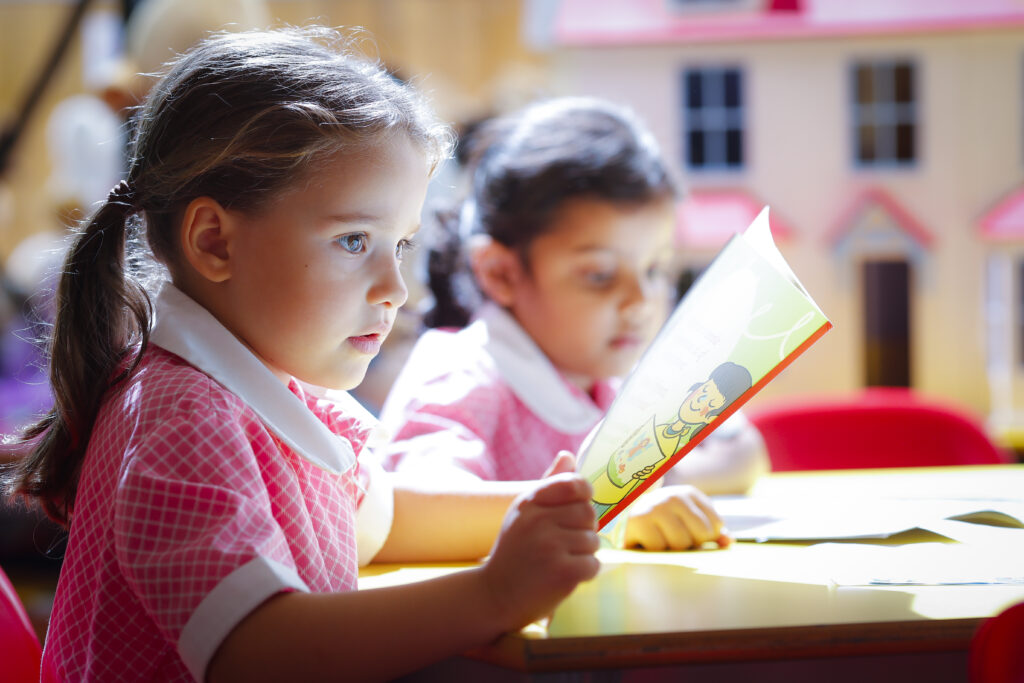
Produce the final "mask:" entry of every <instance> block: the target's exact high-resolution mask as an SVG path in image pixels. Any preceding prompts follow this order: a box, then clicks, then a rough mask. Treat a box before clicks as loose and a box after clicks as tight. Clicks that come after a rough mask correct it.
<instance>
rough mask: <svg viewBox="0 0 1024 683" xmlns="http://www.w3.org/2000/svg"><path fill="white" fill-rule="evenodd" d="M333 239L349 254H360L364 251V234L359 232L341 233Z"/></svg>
mask: <svg viewBox="0 0 1024 683" xmlns="http://www.w3.org/2000/svg"><path fill="white" fill-rule="evenodd" d="M334 241H335V242H337V243H338V245H339V246H341V248H342V249H344V250H345V251H347V252H348V253H350V254H361V253H363V252H364V251H366V235H365V234H363V233H361V232H354V233H352V234H351V235H342V236H341V237H339V238H337V239H336V240H334Z"/></svg>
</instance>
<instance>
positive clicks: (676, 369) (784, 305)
mask: <svg viewBox="0 0 1024 683" xmlns="http://www.w3.org/2000/svg"><path fill="white" fill-rule="evenodd" d="M831 327H832V323H831V322H830V321H829V319H828V318H827V317H826V316H825V314H824V313H822V311H821V309H820V308H818V306H817V304H815V303H814V301H813V300H812V299H811V297H810V295H809V294H808V293H807V290H806V289H804V287H803V285H801V284H800V281H799V280H798V279H797V277H796V275H795V274H794V273H793V271H792V269H790V267H789V265H788V264H787V263H786V260H785V258H783V256H782V254H781V253H780V252H779V250H778V248H777V247H776V246H775V243H774V241H773V240H772V235H771V228H770V225H769V223H768V209H767V208H765V209H764V210H763V211H762V212H761V213H760V214H759V215H758V217H757V218H756V219H755V220H754V222H753V223H752V224H751V225H750V227H749V228H748V229H747V230H745V231H744V232H743V233H742V234H739V235H736V236H734V237H733V238H732V239H731V240H730V241H729V242H728V244H726V246H725V247H723V248H722V250H721V251H720V252H719V253H718V255H717V256H716V257H715V258H714V259H713V260H712V262H711V264H710V265H709V266H708V267H707V269H705V271H704V273H703V274H702V275H701V277H700V278H698V279H697V281H696V282H695V283H694V285H693V286H692V287H691V288H690V289H689V290H688V291H687V293H686V295H685V296H684V297H683V298H682V299H681V300H680V302H679V303H678V304H677V305H676V308H675V310H674V311H673V312H672V315H671V316H669V319H668V320H667V321H666V322H665V325H664V326H663V327H662V329H661V331H660V332H659V333H658V335H657V337H656V338H655V340H654V341H653V342H652V343H651V345H650V346H649V347H648V349H647V351H646V352H645V353H644V355H643V357H642V358H641V359H640V361H639V362H638V363H637V365H636V367H634V368H633V371H632V372H631V373H630V375H629V377H627V378H626V381H625V383H624V384H623V386H622V388H621V389H620V391H619V393H618V395H617V396H616V398H615V401H614V402H613V403H612V406H611V408H610V409H609V410H608V412H607V413H606V415H605V418H604V419H603V420H602V421H601V423H600V424H599V425H598V427H597V428H596V429H595V430H594V432H593V434H591V436H590V437H589V438H588V440H587V442H586V443H585V444H584V446H583V447H581V450H580V455H579V457H578V458H577V469H578V470H579V472H580V473H581V474H582V475H583V476H584V477H586V479H587V480H588V481H589V482H590V483H591V485H592V486H593V491H594V493H593V498H592V499H591V502H592V504H593V506H594V509H595V511H596V512H597V514H598V528H599V529H604V528H605V527H606V526H607V525H608V524H610V523H611V522H612V520H614V519H615V518H616V516H617V515H618V514H619V513H620V512H622V510H624V509H625V508H626V507H627V506H628V505H629V504H630V503H632V502H633V500H635V499H636V498H637V496H639V495H641V494H642V493H643V492H644V491H645V490H647V489H648V488H650V487H651V486H652V485H653V484H654V483H655V482H656V481H657V480H658V479H659V478H660V477H661V476H662V475H663V474H664V473H665V472H667V471H668V470H669V468H671V467H672V466H673V465H675V463H677V462H678V461H679V460H680V458H683V457H685V456H686V454H687V453H689V452H690V451H691V450H692V449H693V448H694V447H695V446H696V445H697V444H698V443H699V442H700V441H701V440H702V439H704V438H705V437H706V436H707V435H708V434H710V433H711V432H712V431H714V430H715V429H717V428H718V427H719V426H720V425H721V423H722V421H724V420H727V419H728V418H729V416H730V415H732V414H733V413H734V412H736V410H738V409H739V408H740V407H741V406H742V405H743V404H744V403H745V402H746V401H748V400H749V399H750V397H751V396H753V395H754V394H756V393H757V392H759V391H760V390H761V389H763V388H764V386H765V385H766V384H767V383H768V382H770V381H771V380H772V379H773V378H774V377H775V376H776V375H778V374H779V372H781V371H782V370H783V369H784V368H785V367H786V366H788V365H789V364H790V363H792V362H793V360H794V359H795V358H796V357H797V356H799V355H800V354H801V353H803V352H804V351H805V350H807V348H808V347H810V346H811V345H812V344H814V343H815V342H816V341H817V340H818V339H820V338H821V336H822V335H824V334H825V333H826V332H827V331H828V330H829V329H830V328H831Z"/></svg>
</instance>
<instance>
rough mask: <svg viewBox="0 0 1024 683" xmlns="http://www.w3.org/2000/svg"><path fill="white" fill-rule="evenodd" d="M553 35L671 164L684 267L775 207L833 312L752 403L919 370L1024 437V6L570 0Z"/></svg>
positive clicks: (903, 382)
mask: <svg viewBox="0 0 1024 683" xmlns="http://www.w3.org/2000/svg"><path fill="white" fill-rule="evenodd" d="M551 43H552V50H551V62H552V65H553V68H554V70H555V71H554V73H555V77H554V78H555V88H556V89H557V90H558V91H560V92H562V93H572V94H590V95H597V96H602V97H608V98H610V99H613V100H616V101H620V102H623V103H626V104H629V105H630V106H632V107H633V108H634V109H635V110H636V111H637V112H638V113H639V114H640V115H641V116H642V117H643V118H644V119H645V120H646V121H647V122H648V124H649V125H650V126H651V127H652V129H653V130H654V132H655V134H656V136H658V138H659V140H660V142H661V144H662V145H663V147H664V149H665V150H666V152H667V153H668V156H669V158H670V159H671V160H672V162H673V163H674V164H675V170H676V171H677V172H678V174H679V177H680V179H681V180H682V183H683V186H684V187H685V188H686V192H687V195H688V196H687V199H686V200H685V201H684V202H683V203H681V205H680V209H679V211H680V214H679V219H680V220H679V233H678V245H679V247H680V259H681V264H680V265H681V267H682V268H683V269H684V270H686V269H689V270H690V271H692V272H698V271H699V269H700V268H701V267H702V266H703V265H704V264H706V263H707V262H708V261H709V260H710V258H711V257H712V256H713V255H714V253H715V252H716V251H717V250H718V248H720V247H721V245H722V244H723V243H724V241H725V240H726V239H728V237H729V235H731V234H732V233H733V232H735V231H737V230H742V229H743V228H744V227H746V225H747V224H748V223H749V222H750V220H751V219H752V218H753V217H754V215H756V212H757V211H758V210H759V209H760V208H761V206H762V205H764V204H768V205H770V206H771V209H772V217H773V225H772V229H773V233H774V234H775V238H776V242H777V243H778V245H779V247H780V249H781V250H782V251H783V253H784V255H785V256H786V258H787V260H788V261H789V262H790V264H791V265H792V266H793V268H794V270H795V271H796V272H797V273H798V274H799V276H800V279H801V280H802V281H803V283H804V284H805V285H806V286H807V288H808V290H809V291H810V292H811V294H812V296H814V298H815V300H816V301H817V303H818V304H819V305H820V306H821V308H822V309H823V310H824V311H825V312H826V313H827V314H828V315H829V316H830V318H831V319H832V321H833V322H834V323H835V329H834V330H833V331H832V332H831V333H830V334H829V335H828V336H827V337H826V338H825V339H823V340H822V342H821V343H820V344H818V345H817V346H816V348H814V349H811V350H810V351H809V352H808V353H807V354H806V356H805V357H804V358H802V359H801V361H800V362H799V363H796V364H794V365H793V367H791V368H789V369H788V370H787V372H786V373H783V375H782V376H780V377H779V378H778V379H777V380H776V381H775V382H774V383H773V385H772V386H770V387H768V388H767V389H766V390H765V391H764V392H763V394H762V395H761V396H759V397H758V398H757V399H755V401H764V400H766V399H768V400H770V397H771V396H773V395H780V394H797V393H841V392H848V391H853V390H856V389H859V388H861V387H865V386H875V385H882V386H908V387H912V388H915V389H917V390H919V391H921V392H922V393H927V394H930V395H933V396H938V397H947V398H949V399H951V400H955V401H956V402H957V403H959V404H961V405H964V406H967V407H969V408H972V409H973V410H974V411H975V412H976V413H977V414H978V415H980V416H987V417H988V422H989V426H990V430H991V432H992V435H993V436H995V437H997V438H1000V439H1002V440H1003V441H1004V442H1010V443H1012V444H1013V445H1017V446H1021V445H1024V189H1022V187H1024V112H1022V109H1024V2H1019V1H1015V0H972V2H957V1H956V0H935V1H933V2H915V1H912V0H858V1H857V2H849V0H563V2H562V3H561V4H560V6H559V11H558V15H557V18H556V23H555V27H554V29H553V34H552V37H551Z"/></svg>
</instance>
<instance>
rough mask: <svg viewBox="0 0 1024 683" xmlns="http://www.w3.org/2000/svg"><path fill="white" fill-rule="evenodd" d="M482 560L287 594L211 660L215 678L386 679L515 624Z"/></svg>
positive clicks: (255, 615) (252, 616)
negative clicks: (371, 585)
mask: <svg viewBox="0 0 1024 683" xmlns="http://www.w3.org/2000/svg"><path fill="white" fill-rule="evenodd" d="M507 621H508V618H507V617H505V616H504V615H502V614H501V610H500V605H499V604H498V603H497V602H496V601H495V600H494V598H493V596H491V595H490V594H489V592H488V590H487V587H486V583H485V580H484V576H483V569H482V568H472V569H467V570H464V571H460V572H457V573H455V574H450V575H447V576H443V577H440V578H437V579H433V580H430V581H423V582H419V583H413V584H408V585H403V586H394V587H388V588H379V589H372V590H363V591H352V592H348V593H326V594H324V593H319V594H310V593H282V594H279V595H277V596H275V597H273V598H271V599H270V600H268V601H267V602H265V603H264V604H263V605H261V606H260V607H258V608H257V609H256V610H255V611H254V612H253V613H251V614H250V615H249V616H248V617H246V618H245V619H244V620H243V621H242V622H241V623H240V624H239V625H238V626H237V627H236V628H235V629H234V631H232V632H231V634H230V635H229V636H228V638H227V639H226V640H225V641H224V643H223V644H222V645H221V647H220V649H219V650H218V651H217V653H216V655H215V656H214V658H213V660H212V661H211V663H210V666H209V669H208V676H207V678H208V680H209V681H211V682H216V681H233V680H245V681H263V680H267V681H281V680H295V681H318V680H341V679H344V680H385V679H390V678H393V677H395V676H399V675H401V674H403V673H407V672H409V671H412V670H414V669H417V668H421V667H423V666H426V665H428V664H430V663H432V662H434V661H437V660H440V659H442V658H444V657H447V656H452V655H456V654H459V653H461V652H464V651H466V650H467V649H469V648H472V647H474V646H478V645H482V644H485V643H487V642H490V641H492V640H494V639H495V638H496V637H498V635H500V634H501V633H502V632H503V631H505V630H507V629H509V628H512V627H513V625H511V624H509V623H506V622H507Z"/></svg>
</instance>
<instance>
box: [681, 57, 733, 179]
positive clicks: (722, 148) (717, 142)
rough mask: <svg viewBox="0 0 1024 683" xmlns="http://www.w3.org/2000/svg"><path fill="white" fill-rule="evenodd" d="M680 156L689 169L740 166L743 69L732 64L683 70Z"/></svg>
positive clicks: (721, 168)
mask: <svg viewBox="0 0 1024 683" xmlns="http://www.w3.org/2000/svg"><path fill="white" fill-rule="evenodd" d="M683 114H684V115H683V126H684V130H683V140H684V145H685V147H686V149H685V151H684V156H685V159H686V165H687V167H688V168H689V169H690V170H694V171H702V170H716V171H718V170H738V169H741V168H742V167H743V72H742V71H740V70H739V69H736V68H704V69H687V70H686V71H684V72H683Z"/></svg>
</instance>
